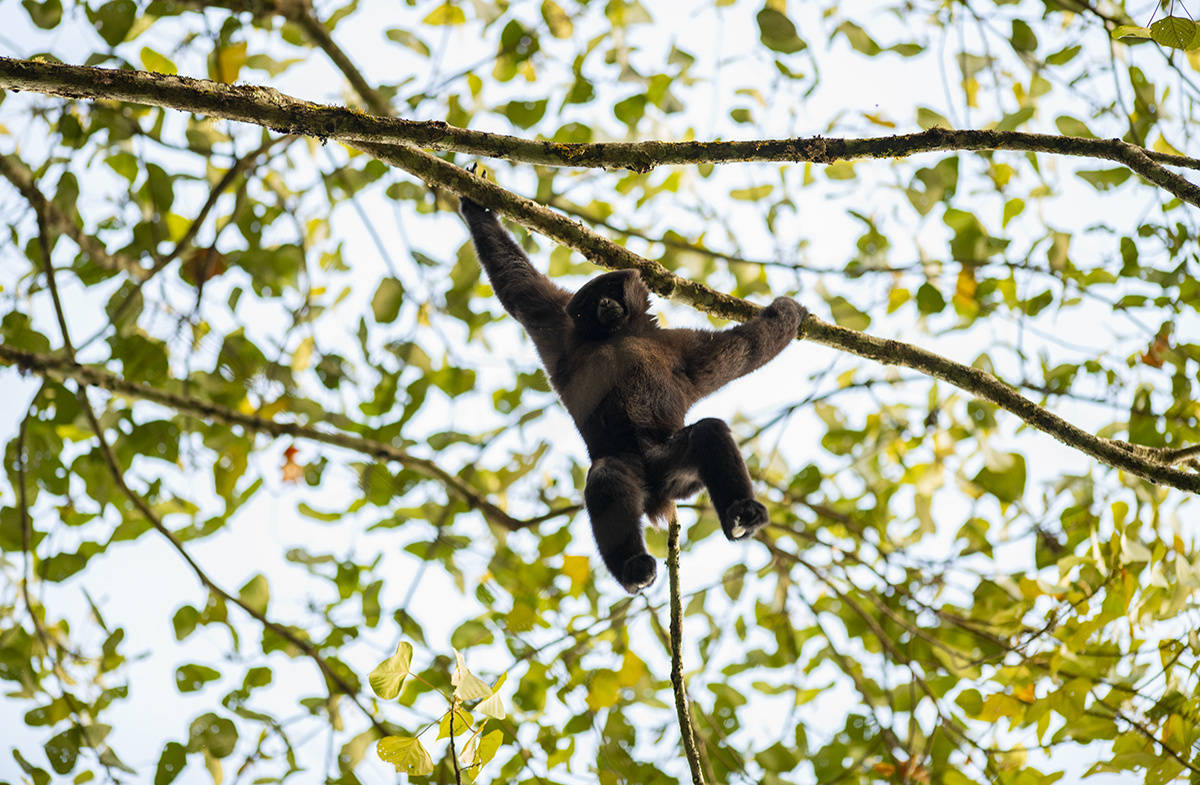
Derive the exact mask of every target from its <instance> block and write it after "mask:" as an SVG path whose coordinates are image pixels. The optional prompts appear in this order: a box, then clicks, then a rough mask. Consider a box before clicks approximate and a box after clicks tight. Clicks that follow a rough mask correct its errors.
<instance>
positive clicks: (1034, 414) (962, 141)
mask: <svg viewBox="0 0 1200 785" xmlns="http://www.w3.org/2000/svg"><path fill="white" fill-rule="evenodd" d="M0 86H10V87H19V88H24V89H36V90H38V91H40V92H45V93H48V94H53V95H63V96H67V97H76V98H92V97H104V98H110V99H111V98H116V99H120V100H128V101H134V102H139V103H149V104H152V105H155V106H165V107H173V108H177V109H182V110H184V111H193V112H201V113H209V114H212V115H214V116H218V117H227V118H230V119H235V120H245V121H247V122H252V123H259V124H265V125H268V126H270V127H273V128H282V129H285V130H286V131H288V132H289V133H290V132H297V133H308V134H312V135H316V136H329V137H337V138H340V139H346V140H351V141H354V142H355V146H356V147H359V148H361V149H363V150H364V151H366V152H369V153H371V154H373V155H376V156H377V157H379V158H380V159H381V160H384V161H386V162H388V163H391V164H392V165H394V166H399V167H401V168H403V169H405V170H407V171H408V172H411V173H412V174H415V175H417V176H418V177H421V178H423V179H424V180H426V181H427V182H430V183H434V184H437V185H439V186H442V187H444V188H447V189H449V190H451V191H453V192H455V193H457V194H459V195H466V196H469V197H470V198H471V199H473V200H474V201H476V202H478V203H479V204H482V205H485V206H487V207H490V208H492V209H494V210H496V211H497V212H499V213H501V214H503V215H505V216H507V217H509V218H511V219H513V220H515V221H517V222H518V223H521V224H523V225H525V226H527V227H529V228H531V229H534V230H536V231H538V232H539V233H541V234H543V235H545V236H546V237H548V238H550V239H552V240H554V241H555V242H557V243H559V244H561V245H565V246H568V247H570V248H574V249H576V250H578V251H579V252H581V253H582V254H584V256H586V257H587V258H588V259H590V260H591V261H593V262H595V263H597V264H599V265H602V266H604V267H608V268H614V269H637V270H639V271H640V272H641V274H642V277H643V279H644V280H645V281H646V283H647V285H648V286H649V287H650V288H651V289H652V290H654V291H655V292H656V293H658V294H660V295H663V296H671V295H677V296H680V297H682V298H683V299H684V300H686V301H687V302H689V303H691V304H692V305H693V306H695V307H696V308H699V309H700V310H703V311H706V312H708V313H711V314H713V315H715V316H720V317H723V318H726V319H735V320H738V321H745V320H746V319H749V318H750V317H751V316H753V315H754V314H755V313H757V311H758V310H759V307H758V306H756V305H752V304H751V303H748V302H746V301H745V300H741V299H738V298H736V297H731V296H729V295H727V294H723V293H720V292H716V291H714V290H712V289H710V288H709V287H707V286H705V285H703V284H700V283H697V282H694V281H689V280H686V279H684V278H681V277H679V276H677V275H675V274H674V273H672V272H670V271H669V270H667V269H665V268H663V267H662V266H661V265H659V264H657V263H656V262H653V261H651V260H649V259H646V258H644V257H641V256H638V255H637V254H635V253H633V252H632V251H630V250H628V249H626V248H623V247H621V246H619V245H617V244H616V243H613V242H612V241H610V240H608V239H606V238H604V237H601V236H600V235H598V234H596V233H595V232H592V231H590V230H588V229H587V228H585V227H583V226H581V225H580V224H578V223H577V222H575V221H572V220H570V219H569V218H567V217H565V216H563V215H560V214H558V213H556V212H554V211H552V210H549V209H547V208H545V207H543V206H542V205H540V204H537V203H536V202H534V201H532V200H530V199H526V198H524V197H521V196H517V195H515V194H512V193H510V192H508V191H506V190H504V189H503V188H501V187H499V186H498V185H496V184H494V183H491V182H489V181H487V180H485V179H483V178H481V177H476V176H475V175H473V174H470V173H469V172H466V171H465V170H463V169H461V168H459V167H457V166H454V165H453V164H450V163H448V162H446V161H444V160H442V159H440V158H437V157H435V156H433V155H430V154H429V153H426V152H424V151H423V150H419V149H417V148H415V147H411V146H409V145H407V144H381V143H377V142H373V141H371V140H380V141H381V140H384V139H388V140H394V139H396V138H406V139H409V140H411V141H414V142H418V143H420V144H423V145H427V146H432V147H439V146H440V147H443V148H445V147H448V146H451V145H449V144H448V143H446V137H445V134H443V135H441V136H438V135H436V134H431V133H430V131H431V129H433V128H435V127H437V126H438V125H439V124H436V123H435V124H430V123H414V122H410V121H406V120H399V119H395V118H379V117H369V116H366V115H362V114H358V113H355V112H351V111H350V110H346V109H340V108H334V107H322V106H318V105H316V104H308V103H302V102H299V101H296V100H295V99H292V98H289V97H287V96H285V95H283V94H282V93H279V92H278V91H276V90H272V89H269V88H262V87H252V86H236V87H235V86H230V85H223V84H218V83H215V82H207V81H203V80H197V79H188V78H184V77H176V76H164V75H161V74H146V73H140V72H133V71H113V70H108V69H98V68H82V67H78V66H63V65H54V64H49V63H40V62H30V61H24V60H13V59H10V58H0ZM440 125H441V126H442V130H443V131H446V129H449V128H450V127H449V126H446V125H445V124H440ZM364 128H365V129H368V130H369V132H360V130H361V129H364ZM346 129H359V130H346ZM370 129H373V130H370ZM402 130H406V131H407V132H408V133H401V132H400V131H402ZM447 133H448V131H447ZM484 136H487V135H486V134H485V135H484ZM1018 136H1019V138H1021V139H1024V140H1025V142H1027V144H1025V143H1023V144H1022V145H1021V146H1018V145H1016V144H1015V143H1014V142H1013V140H1014V139H1016V138H1017V137H1014V136H1013V135H1011V134H1000V133H999V132H991V131H962V132H959V131H946V130H943V129H932V130H931V131H926V132H923V133H921V134H913V135H910V136H908V137H891V138H888V139H875V140H858V141H857V142H855V143H856V144H857V143H862V142H865V141H869V142H870V143H871V145H874V146H876V147H877V148H878V149H877V150H876V152H875V153H874V154H878V155H881V156H896V155H907V154H909V153H912V152H916V151H917V150H918V149H927V150H928V149H951V148H955V147H958V148H966V149H982V148H984V147H987V146H989V145H1002V144H1005V143H1006V140H1007V144H1008V147H1009V149H1030V150H1033V149H1038V150H1047V151H1052V152H1062V153H1066V154H1072V155H1095V156H1096V157H1101V158H1110V159H1112V160H1122V161H1125V162H1126V163H1128V164H1129V165H1130V166H1131V167H1133V168H1137V167H1141V169H1140V170H1139V171H1142V170H1146V171H1145V172H1144V173H1146V176H1147V178H1148V179H1151V180H1152V181H1153V182H1156V183H1159V184H1160V185H1163V187H1168V186H1169V185H1170V186H1171V187H1170V188H1168V190H1172V193H1176V192H1179V193H1177V195H1181V198H1182V193H1183V192H1186V193H1187V194H1188V197H1190V198H1188V201H1191V202H1192V203H1194V204H1200V188H1197V187H1196V186H1194V185H1192V184H1191V183H1189V182H1187V181H1186V180H1184V179H1183V178H1181V177H1179V176H1178V175H1175V174H1173V173H1171V172H1168V171H1167V170H1166V169H1163V168H1162V167H1161V166H1159V165H1158V164H1156V163H1154V161H1153V160H1152V159H1151V155H1150V154H1149V153H1147V152H1146V151H1143V150H1141V148H1137V147H1134V146H1132V145H1128V144H1126V143H1124V142H1120V141H1119V140H1107V141H1105V140H1095V139H1076V138H1067V137H1053V136H1038V135H1032V134H1022V135H1018ZM1039 140H1040V141H1039ZM801 142H803V144H801ZM914 142H920V143H921V144H924V145H925V146H924V147H921V146H920V145H917V146H914ZM1035 142H1036V144H1035ZM1051 142H1053V143H1054V144H1053V145H1051V146H1050V147H1047V146H1046V145H1050V144H1051ZM818 143H819V144H818ZM530 144H536V145H540V144H549V143H541V142H536V143H530ZM680 144H683V145H693V143H680ZM724 144H725V143H711V145H704V144H702V145H701V147H700V148H696V149H697V150H699V151H700V152H698V153H697V155H695V156H694V157H693V159H690V160H707V161H716V160H784V159H774V158H769V157H768V158H762V157H754V156H749V155H747V156H743V157H728V156H727V157H722V156H719V155H718V156H716V157H713V156H710V155H708V154H707V153H705V152H703V151H704V150H708V149H709V148H710V147H711V148H712V149H714V150H715V149H724V147H723V145H724ZM730 144H738V145H740V144H752V146H753V145H759V146H761V147H763V149H767V148H769V147H770V145H771V144H773V143H770V142H760V143H730ZM787 144H790V145H793V147H795V149H796V150H797V151H800V149H801V148H802V147H803V148H805V149H808V148H813V149H815V148H816V147H819V148H820V151H819V153H813V154H811V155H810V156H809V158H807V159H805V158H803V157H802V158H795V157H792V158H787V159H786V160H819V161H831V160H833V159H834V158H836V157H837V156H838V155H842V154H843V152H838V153H837V155H832V154H831V153H830V150H835V149H837V150H842V151H844V149H845V145H846V144H848V142H847V141H841V142H839V141H838V140H829V139H819V140H808V141H807V142H805V141H804V140H800V141H799V142H798V141H797V140H791V141H789V142H787ZM831 144H832V145H833V146H832V147H831V146H830V145H831ZM664 145H665V143H643V145H642V146H643V147H644V148H645V149H647V150H652V151H654V150H660V149H667V148H669V149H674V150H679V149H682V148H679V147H675V146H672V145H665V146H664ZM797 145H799V146H797ZM1037 145H1042V146H1037ZM1098 145H1099V146H1098ZM550 146H551V147H555V145H550ZM693 146H694V145H693ZM557 147H561V148H564V149H567V148H569V147H570V146H567V145H558V146H557ZM1058 148H1063V149H1058ZM456 149H464V148H462V147H456ZM811 152H812V151H811V150H810V153H811ZM564 155H565V153H564ZM572 155H574V153H573V154H572ZM634 160H636V158H635V159H634ZM672 160H676V161H680V162H682V161H684V160H685V159H684V158H678V159H672ZM1186 161H1187V162H1188V165H1193V163H1195V164H1197V165H1200V162H1194V161H1193V159H1186ZM800 337H801V338H806V339H809V340H812V341H816V342H818V343H823V344H826V345H827V346H832V347H834V348H837V349H841V350H842V351H847V352H850V353H852V354H857V355H859V356H860V357H866V358H868V359H872V360H876V361H878V362H881V363H884V364H888V365H903V366H906V367H909V368H913V369H914V370H918V371H921V372H923V373H926V374H928V375H930V376H934V377H936V378H938V379H942V380H945V381H947V382H950V383H951V384H953V385H955V386H957V387H960V388H961V389H963V390H966V391H968V392H970V393H972V394H974V395H976V396H978V397H980V398H983V399H984V400H987V401H991V402H992V403H995V404H996V405H998V406H1000V407H1001V408H1003V409H1006V410H1008V411H1010V412H1012V413H1013V414H1016V415H1017V416H1018V417H1020V418H1021V419H1022V420H1024V421H1025V422H1026V423H1028V424H1030V425H1032V426H1033V427H1035V428H1037V429H1039V430H1041V431H1044V432H1046V433H1048V434H1050V435H1052V436H1054V437H1055V438H1056V439H1058V440H1060V441H1062V442H1063V443H1064V444H1067V445H1068V446H1071V447H1074V448H1076V449H1079V450H1081V451H1083V452H1085V453H1087V454H1088V455H1091V456H1092V457H1094V458H1097V459H1099V460H1101V461H1104V462H1105V463H1108V464H1109V465H1111V466H1115V467H1117V468H1120V469H1124V470H1126V471H1129V472H1131V473H1133V474H1136V475H1138V476H1139V477H1143V478H1145V479H1147V480H1149V481H1151V482H1155V483H1159V484H1162V485H1169V486H1171V487H1174V488H1178V489H1180V490H1185V491H1191V492H1193V493H1196V492H1200V475H1198V474H1194V473H1190V472H1183V471H1179V470H1177V469H1174V468H1171V466H1169V465H1165V464H1164V463H1163V462H1161V461H1157V460H1154V459H1152V458H1150V457H1147V456H1146V455H1145V454H1141V453H1135V452H1133V451H1130V450H1128V449H1125V448H1123V447H1122V446H1120V445H1119V444H1118V443H1117V442H1115V441H1112V440H1109V439H1101V438H1099V437H1097V436H1095V435H1093V434H1090V433H1088V432H1086V431H1084V430H1082V429H1080V428H1078V427H1076V426H1074V425H1072V424H1070V423H1068V422H1067V421H1066V420H1063V419H1062V418H1061V417H1058V416H1057V415H1055V414H1052V413H1051V412H1049V411H1047V410H1046V409H1043V408H1042V407H1040V406H1038V405H1037V404H1036V403H1034V402H1033V401H1030V400H1029V399H1028V398H1025V397H1024V396H1022V395H1021V394H1019V393H1018V392H1016V390H1014V389H1013V388H1012V387H1010V386H1009V385H1007V384H1005V383H1004V382H1002V381H1001V380H999V379H997V378H996V377H995V376H992V375H991V374H989V373H986V372H984V371H981V370H979V369H977V368H971V367H969V366H966V365H962V364H960V363H956V362H953V361H951V360H948V359H946V358H943V357H939V356H938V355H936V354H933V353H932V352H929V351H926V350H924V349H921V348H920V347H917V346H913V345H911V344H906V343H902V342H900V341H894V340H887V339H882V338H876V337H874V336H871V335H867V334H865V333H860V332H858V331H856V330H851V329H848V328H845V327H839V326H837V325H833V324H829V323H828V322H825V321H822V320H821V319H819V318H817V317H815V316H809V317H808V318H807V319H806V320H805V321H804V324H803V325H802V326H801V330H800Z"/></svg>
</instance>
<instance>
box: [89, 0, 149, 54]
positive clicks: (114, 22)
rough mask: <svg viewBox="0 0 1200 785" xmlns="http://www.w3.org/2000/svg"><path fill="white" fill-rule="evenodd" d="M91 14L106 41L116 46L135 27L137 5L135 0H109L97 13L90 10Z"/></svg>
mask: <svg viewBox="0 0 1200 785" xmlns="http://www.w3.org/2000/svg"><path fill="white" fill-rule="evenodd" d="M89 16H90V17H91V21H92V24H94V25H95V26H96V32H98V33H99V34H100V37H101V38H103V39H104V43H106V44H108V45H109V46H116V45H117V44H119V43H121V42H122V41H124V40H125V36H126V35H128V34H129V29H130V28H131V27H133V20H134V19H135V18H136V17H137V5H136V4H135V3H134V2H133V0H109V2H107V3H105V4H104V5H102V6H100V8H99V9H98V10H97V11H95V13H91V12H89Z"/></svg>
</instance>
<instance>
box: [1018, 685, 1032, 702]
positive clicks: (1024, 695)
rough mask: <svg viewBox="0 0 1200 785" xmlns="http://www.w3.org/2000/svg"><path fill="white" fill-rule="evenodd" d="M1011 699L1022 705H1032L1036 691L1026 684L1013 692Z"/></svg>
mask: <svg viewBox="0 0 1200 785" xmlns="http://www.w3.org/2000/svg"><path fill="white" fill-rule="evenodd" d="M1013 697H1014V698H1016V699H1017V700H1019V701H1021V702H1022V703H1033V702H1034V701H1035V700H1037V691H1036V690H1034V688H1033V685H1032V684H1026V685H1025V686H1024V687H1018V688H1017V689H1015V690H1013Z"/></svg>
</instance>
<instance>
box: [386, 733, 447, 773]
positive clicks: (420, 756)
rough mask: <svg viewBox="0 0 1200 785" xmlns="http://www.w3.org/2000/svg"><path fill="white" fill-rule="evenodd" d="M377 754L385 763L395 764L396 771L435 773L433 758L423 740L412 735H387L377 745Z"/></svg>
mask: <svg viewBox="0 0 1200 785" xmlns="http://www.w3.org/2000/svg"><path fill="white" fill-rule="evenodd" d="M375 754H376V755H378V756H379V758H380V760H382V761H383V762H384V763H390V764H392V765H393V766H395V767H396V771H399V772H404V773H405V774H408V775H410V776H414V777H422V776H424V775H426V774H432V773H433V759H432V758H430V757H429V753H428V752H426V751H425V748H424V747H422V746H421V742H420V741H418V740H417V739H415V738H412V737H410V736H385V737H384V738H382V739H380V740H379V742H378V743H377V744H376V745H375Z"/></svg>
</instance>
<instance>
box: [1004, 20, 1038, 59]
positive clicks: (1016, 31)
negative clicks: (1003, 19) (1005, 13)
mask: <svg viewBox="0 0 1200 785" xmlns="http://www.w3.org/2000/svg"><path fill="white" fill-rule="evenodd" d="M1009 40H1011V41H1012V47H1013V49H1016V50H1017V51H1018V52H1032V51H1034V50H1035V49H1037V46H1038V40H1037V36H1036V35H1034V33H1033V28H1031V27H1030V26H1029V23H1028V22H1024V21H1022V20H1020V19H1014V20H1013V21H1012V36H1011V37H1010V39H1009Z"/></svg>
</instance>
